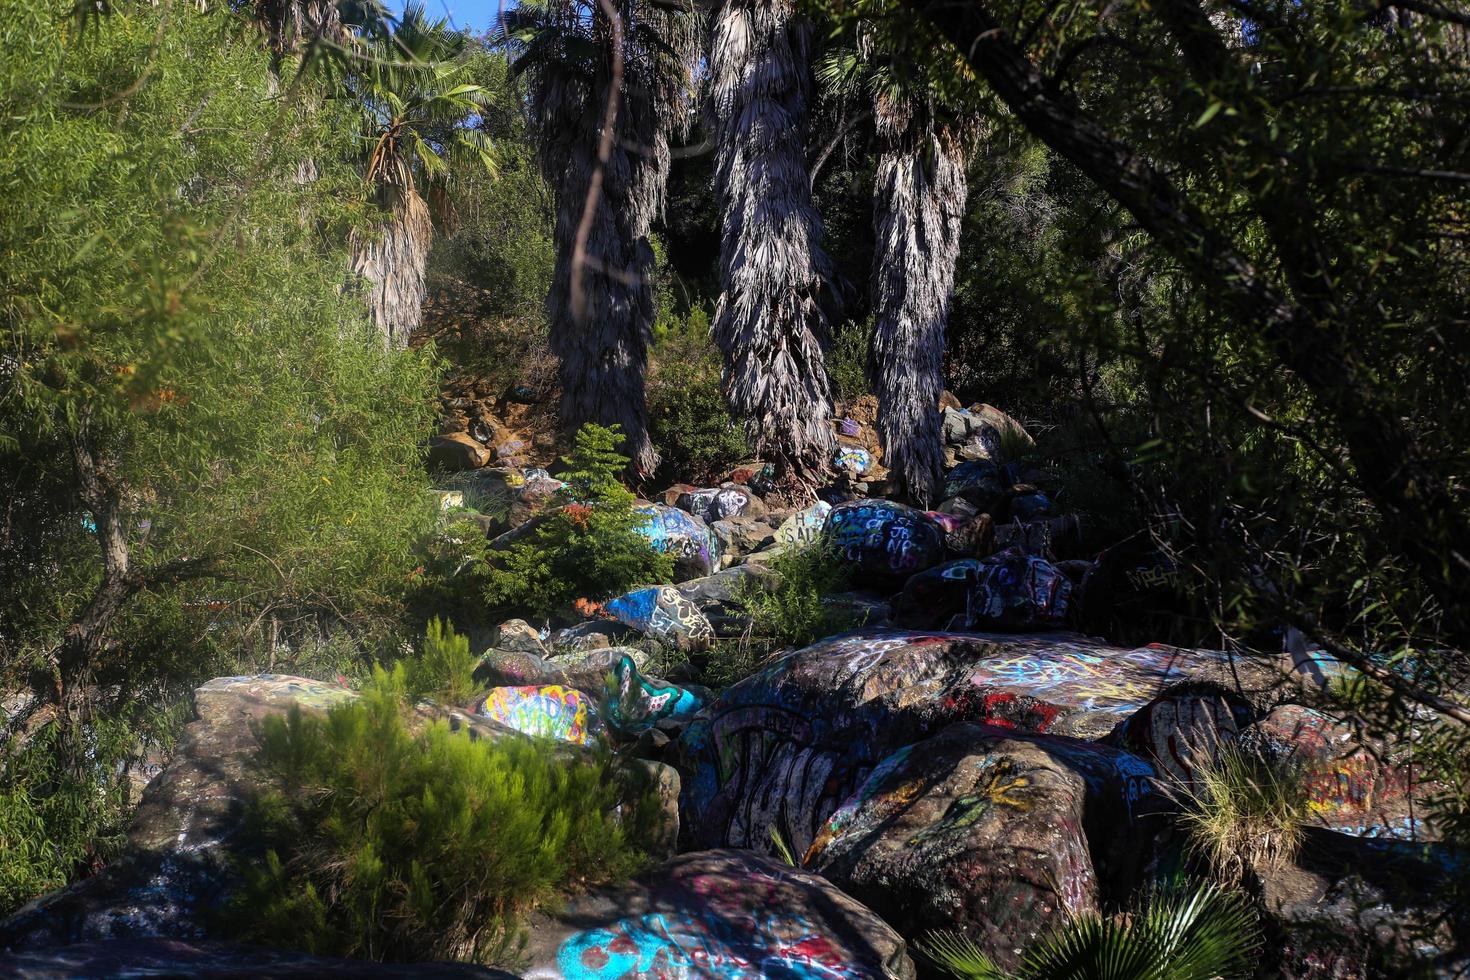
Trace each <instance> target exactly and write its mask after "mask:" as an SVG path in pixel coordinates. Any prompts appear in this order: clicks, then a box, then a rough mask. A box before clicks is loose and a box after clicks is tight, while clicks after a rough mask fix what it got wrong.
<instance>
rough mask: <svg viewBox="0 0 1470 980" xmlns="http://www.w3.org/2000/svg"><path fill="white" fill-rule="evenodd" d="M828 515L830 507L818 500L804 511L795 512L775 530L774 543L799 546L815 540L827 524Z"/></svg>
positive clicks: (830, 510) (825, 502)
mask: <svg viewBox="0 0 1470 980" xmlns="http://www.w3.org/2000/svg"><path fill="white" fill-rule="evenodd" d="M830 513H832V505H831V504H829V503H827V501H825V500H818V501H817V502H816V503H814V504H812V505H811V506H810V507H808V508H806V509H805V510H799V511H797V512H796V513H795V514H792V515H791V516H790V517H788V518H786V520H784V521H782V522H781V526H780V527H778V528H776V542H777V543H778V544H783V545H793V544H798V545H799V544H806V543H807V542H808V541H813V540H815V539H816V537H817V535H819V534H820V533H821V532H822V525H823V524H825V523H826V522H827V515H828V514H830Z"/></svg>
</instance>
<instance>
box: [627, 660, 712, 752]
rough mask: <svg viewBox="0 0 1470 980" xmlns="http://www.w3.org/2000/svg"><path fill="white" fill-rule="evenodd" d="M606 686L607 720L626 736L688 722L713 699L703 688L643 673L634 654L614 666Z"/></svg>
mask: <svg viewBox="0 0 1470 980" xmlns="http://www.w3.org/2000/svg"><path fill="white" fill-rule="evenodd" d="M605 688H606V693H605V696H604V700H603V702H602V717H603V720H604V721H605V722H606V723H607V725H608V727H609V728H612V729H613V730H615V731H616V732H617V733H618V734H619V735H622V736H624V737H631V736H636V735H638V734H640V733H642V732H644V731H647V730H648V729H650V728H652V727H653V726H654V725H660V726H663V725H672V726H682V725H685V724H687V723H688V722H689V720H690V719H691V718H693V717H694V715H695V714H696V713H697V712H698V711H699V710H700V709H701V708H703V707H704V706H705V704H707V703H708V702H709V700H710V692H709V691H707V690H705V689H704V688H702V687H697V686H694V685H690V686H688V687H680V686H679V685H677V684H670V683H668V682H667V681H662V680H659V679H658V678H657V677H652V676H648V675H645V674H643V673H642V672H641V671H640V670H639V669H638V666H637V664H635V663H634V662H633V659H632V658H631V657H622V658H620V659H619V660H618V662H617V663H616V664H614V665H613V669H612V670H611V672H609V674H608V675H607V678H606V682H605ZM671 730H676V729H671Z"/></svg>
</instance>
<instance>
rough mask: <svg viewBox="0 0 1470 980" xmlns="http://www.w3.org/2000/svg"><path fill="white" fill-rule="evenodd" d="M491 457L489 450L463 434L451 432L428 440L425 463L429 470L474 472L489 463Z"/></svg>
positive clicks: (466, 434)
mask: <svg viewBox="0 0 1470 980" xmlns="http://www.w3.org/2000/svg"><path fill="white" fill-rule="evenodd" d="M491 457H492V454H491V451H490V450H489V449H487V448H486V447H485V446H483V445H481V444H480V443H479V442H477V441H475V440H474V439H472V438H471V437H470V436H469V434H468V433H465V432H453V433H450V434H449V435H447V436H435V437H434V438H432V439H430V440H429V457H428V460H427V463H428V465H429V468H430V469H435V470H444V471H446V472H451V473H452V472H455V471H457V470H474V469H479V468H480V467H481V466H484V465H485V464H487V463H489V462H490V460H491Z"/></svg>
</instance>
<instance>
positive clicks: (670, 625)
mask: <svg viewBox="0 0 1470 980" xmlns="http://www.w3.org/2000/svg"><path fill="white" fill-rule="evenodd" d="M603 612H604V613H605V614H606V615H608V616H611V617H612V618H613V619H615V620H617V621H618V622H619V623H622V624H624V625H625V626H629V627H631V628H633V629H635V630H637V631H638V632H640V633H642V634H643V636H644V637H646V638H648V639H649V640H652V641H653V642H655V643H657V644H658V645H660V646H664V647H670V648H673V649H676V650H679V651H682V652H684V653H692V652H697V651H700V650H704V649H707V648H708V647H709V645H710V643H711V642H713V640H714V638H715V631H714V627H713V626H711V625H710V621H709V620H708V619H707V618H706V617H705V615H704V613H702V612H700V611H699V607H698V606H697V605H695V604H694V602H693V601H692V600H691V599H690V598H689V597H688V596H686V595H684V594H683V593H681V592H680V591H679V590H678V589H676V588H674V587H673V586H668V585H655V586H652V587H650V588H647V589H638V590H636V591H634V592H629V593H627V594H625V595H620V596H618V597H617V598H616V599H612V600H609V601H608V602H607V604H606V605H604V606H603Z"/></svg>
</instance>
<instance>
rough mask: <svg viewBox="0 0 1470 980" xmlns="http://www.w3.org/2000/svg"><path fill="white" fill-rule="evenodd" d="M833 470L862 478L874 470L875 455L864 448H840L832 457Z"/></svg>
mask: <svg viewBox="0 0 1470 980" xmlns="http://www.w3.org/2000/svg"><path fill="white" fill-rule="evenodd" d="M832 468H833V469H835V470H837V471H838V472H839V473H842V472H846V473H850V474H852V475H853V476H862V475H863V474H864V473H866V472H868V470H870V469H872V468H873V455H872V453H870V452H868V451H867V450H866V449H864V448H863V447H862V446H838V447H837V452H836V453H835V454H834V455H833V457H832Z"/></svg>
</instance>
